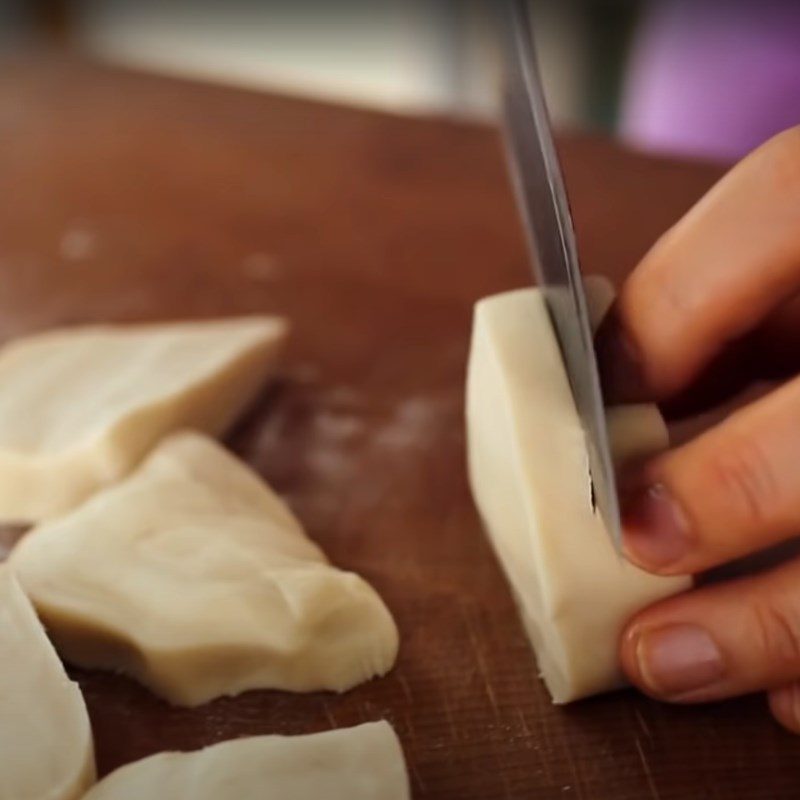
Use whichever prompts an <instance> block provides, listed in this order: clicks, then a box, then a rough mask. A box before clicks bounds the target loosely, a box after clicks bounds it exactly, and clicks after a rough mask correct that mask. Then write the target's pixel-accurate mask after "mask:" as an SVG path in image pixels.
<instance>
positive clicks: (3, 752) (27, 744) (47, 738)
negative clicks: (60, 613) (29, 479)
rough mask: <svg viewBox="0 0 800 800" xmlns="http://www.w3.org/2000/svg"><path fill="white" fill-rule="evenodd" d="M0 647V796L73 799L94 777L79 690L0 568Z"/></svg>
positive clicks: (8, 574) (11, 799) (13, 582)
mask: <svg viewBox="0 0 800 800" xmlns="http://www.w3.org/2000/svg"><path fill="white" fill-rule="evenodd" d="M0 653H1V654H2V655H0V800H77V798H79V797H81V796H82V795H83V793H84V792H85V791H86V789H87V788H88V787H89V786H90V785H91V784H92V783H94V777H95V770H94V751H93V748H92V730H91V727H90V725H89V716H88V714H87V713H86V706H85V705H84V702H83V696H82V695H81V691H80V689H79V688H78V685H77V684H75V683H72V681H70V679H69V678H68V677H67V675H66V673H65V672H64V667H63V666H62V665H61V662H60V661H59V659H58V656H57V655H56V653H55V650H53V646H52V645H51V644H50V642H49V641H48V640H47V636H45V633H44V630H43V629H42V626H41V624H40V623H39V620H38V619H36V614H35V613H34V611H33V608H32V607H31V604H30V601H29V600H28V598H27V597H25V595H24V593H23V592H22V589H21V588H20V587H19V584H18V583H17V581H16V579H15V578H14V576H13V574H12V573H11V571H10V570H9V569H8V567H6V566H0Z"/></svg>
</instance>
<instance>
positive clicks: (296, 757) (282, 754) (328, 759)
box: [84, 721, 411, 800]
mask: <svg viewBox="0 0 800 800" xmlns="http://www.w3.org/2000/svg"><path fill="white" fill-rule="evenodd" d="M156 797H157V798H159V800H322V799H323V798H324V800H410V798H411V794H410V789H409V785H408V774H407V772H406V767H405V761H404V759H403V751H402V749H401V747H400V742H399V741H398V740H397V736H396V735H395V733H394V731H393V730H392V726H391V725H389V723H388V722H383V721H382V722H367V723H364V724H363V725H358V726H356V727H355V728H342V729H340V730H333V731H326V732H325V733H314V734H310V735H308V736H251V737H248V738H245V739H235V740H233V741H229V742H221V743H220V744H215V745H212V746H211V747H206V748H205V749H203V750H196V751H195V752H192V753H159V754H158V755H154V756H150V757H149V758H144V759H142V760H141V761H135V762H134V763H133V764H128V765H126V766H124V767H120V768H119V769H118V770H116V772H112V773H111V774H110V775H109V776H108V777H106V778H104V779H103V780H102V781H100V783H98V784H97V786H95V787H94V789H92V791H90V792H89V794H87V795H86V796H85V798H84V800H144V798H156Z"/></svg>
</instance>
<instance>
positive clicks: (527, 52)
mask: <svg viewBox="0 0 800 800" xmlns="http://www.w3.org/2000/svg"><path fill="white" fill-rule="evenodd" d="M504 5H505V6H506V7H505V9H503V10H504V12H505V18H504V19H503V20H502V25H503V34H504V35H503V40H504V41H503V45H504V47H503V50H504V54H505V88H504V98H503V99H504V103H503V106H504V108H503V111H504V115H503V116H504V119H503V122H504V125H503V128H504V139H505V144H506V154H507V161H508V166H509V171H510V174H511V179H512V182H513V184H514V189H515V194H516V198H517V206H518V208H519V212H520V216H521V217H522V221H523V224H524V227H525V232H526V235H527V240H528V246H529V249H530V253H531V256H532V262H533V271H534V275H535V277H536V282H537V284H538V285H539V286H540V287H541V288H542V290H543V293H544V298H545V302H546V304H547V308H548V311H549V313H550V317H551V319H552V322H553V328H554V330H555V333H556V338H557V340H558V343H559V346H560V348H561V354H562V357H563V360H564V365H565V367H566V371H567V376H568V378H569V383H570V387H571V389H572V395H573V398H574V400H575V406H576V408H577V411H578V416H579V417H580V421H581V424H582V426H583V430H584V434H585V437H586V451H587V453H588V464H587V479H588V480H589V482H590V489H591V499H592V506H593V510H594V511H595V512H598V511H599V513H600V516H601V517H602V520H603V522H604V524H605V528H606V530H607V531H608V533H609V535H610V537H611V542H612V544H613V546H614V549H615V550H616V551H617V553H620V552H621V550H622V532H621V524H620V511H619V500H618V497H617V489H616V482H615V479H614V468H613V464H612V460H611V449H610V446H609V441H608V429H607V425H606V416H605V409H604V405H603V395H602V391H601V388H600V376H599V374H598V370H597V360H596V357H595V352H594V345H593V342H592V329H591V325H590V323H589V314H588V311H587V305H586V296H585V294H584V291H583V283H582V280H581V273H580V268H579V266H578V254H577V248H576V245H575V233H574V230H573V227H572V218H571V215H570V210H569V203H568V201H567V194H566V190H565V188H564V181H563V178H562V176H561V168H560V166H559V163H558V156H557V154H556V149H555V145H554V144H553V136H552V133H551V131H550V121H549V117H548V113H547V106H546V104H545V100H544V93H543V91H542V84H541V80H540V78H539V71H538V67H537V63H536V52H535V49H534V44H533V35H532V27H531V21H530V16H529V12H528V2H527V0H504Z"/></svg>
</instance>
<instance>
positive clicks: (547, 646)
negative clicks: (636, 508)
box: [467, 285, 689, 703]
mask: <svg viewBox="0 0 800 800" xmlns="http://www.w3.org/2000/svg"><path fill="white" fill-rule="evenodd" d="M600 293H601V295H602V297H601V299H600V303H601V304H602V305H604V306H606V307H607V305H608V304H609V302H610V292H609V291H608V289H607V288H605V287H604V286H602V285H601V287H600ZM600 316H601V314H600V313H597V309H596V308H595V312H594V314H593V318H594V321H595V323H596V322H597V321H599V317H600ZM610 429H611V432H612V434H613V435H614V437H615V438H616V439H617V441H618V442H619V448H618V454H617V455H618V458H620V459H623V460H627V459H629V458H633V457H639V456H642V455H644V454H645V453H646V452H652V451H653V450H656V449H660V448H663V447H665V446H666V443H667V441H666V428H665V427H664V424H663V421H662V420H661V418H660V415H659V414H658V411H657V410H656V409H655V407H652V406H651V407H642V406H636V407H630V408H625V407H623V408H618V409H615V410H612V413H611V421H610ZM467 433H468V450H469V473H470V483H471V486H472V492H473V496H474V498H475V501H476V504H477V506H478V509H479V510H480V513H481V516H482V517H483V520H484V524H485V527H486V530H487V532H488V534H489V538H490V539H491V541H492V544H493V546H494V548H495V550H496V552H497V555H498V557H499V560H500V562H501V564H502V566H503V568H504V570H505V573H506V575H507V577H508V580H509V582H510V584H511V587H512V589H513V591H514V594H515V596H516V599H517V603H518V606H519V609H520V613H521V616H522V619H523V622H524V624H525V627H526V629H527V631H528V635H529V637H530V639H531V642H532V644H533V647H534V649H535V651H536V656H537V660H538V663H539V669H540V671H541V673H542V677H543V678H544V681H545V684H546V685H547V688H548V689H549V690H550V694H551V695H552V697H553V700H554V701H555V702H556V703H565V702H568V701H570V700H576V699H578V698H580V697H584V696H586V695H590V694H594V693H597V692H601V691H605V690H607V689H611V688H614V687H616V686H618V685H620V684H621V682H622V676H621V674H620V671H619V666H618V659H617V642H618V637H619V635H620V633H621V630H622V627H623V625H624V623H625V621H626V620H627V619H628V618H629V617H630V616H631V615H632V614H633V613H634V612H636V611H638V610H639V609H641V608H642V607H644V606H646V605H648V604H649V603H651V602H653V601H655V600H658V599H660V598H662V597H665V596H667V595H670V594H674V593H676V592H679V591H681V590H682V589H685V588H686V587H687V586H689V580H688V579H686V578H663V577H656V576H653V575H649V574H646V573H644V572H642V571H641V570H639V569H637V568H635V567H633V566H632V565H631V564H629V563H627V562H625V561H624V560H622V559H621V558H620V557H619V556H617V554H616V553H615V552H614V549H613V547H612V545H611V542H610V540H609V537H608V535H607V534H606V531H605V529H604V526H603V523H602V521H601V519H600V517H599V515H597V514H596V513H594V512H593V511H592V504H591V493H590V485H589V479H588V460H587V453H586V446H585V441H584V433H583V430H582V428H581V424H580V421H579V419H578V415H577V412H576V409H575V404H574V401H573V399H572V395H571V393H570V388H569V383H568V380H567V375H566V372H565V370H564V365H563V362H562V359H561V354H560V350H559V347H558V343H557V341H556V338H555V335H554V332H553V329H552V325H551V322H550V318H549V316H548V312H547V309H546V307H545V304H544V300H543V297H542V296H541V294H540V293H539V291H538V290H536V289H523V290H519V291H514V292H508V293H506V294H501V295H497V296H495V297H490V298H487V299H485V300H482V301H481V302H479V303H478V304H477V306H476V309H475V318H474V327H473V335H472V349H471V354H470V360H469V376H468V380H467Z"/></svg>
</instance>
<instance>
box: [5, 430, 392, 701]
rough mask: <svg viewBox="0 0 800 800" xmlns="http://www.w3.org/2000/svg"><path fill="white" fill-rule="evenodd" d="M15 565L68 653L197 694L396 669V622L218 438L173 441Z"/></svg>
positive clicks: (305, 685)
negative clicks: (332, 563) (328, 556)
mask: <svg viewBox="0 0 800 800" xmlns="http://www.w3.org/2000/svg"><path fill="white" fill-rule="evenodd" d="M10 563H11V564H12V566H13V567H14V569H15V570H16V571H17V573H18V575H19V577H20V580H21V582H22V585H23V587H24V589H25V591H26V592H27V593H28V595H29V596H30V597H31V599H32V600H33V602H34V605H35V606H36V608H37V611H38V612H39V615H40V616H41V617H42V619H43V620H44V622H45V625H46V626H47V628H48V631H49V633H50V635H51V637H52V639H53V641H54V642H55V644H56V648H57V649H58V650H59V652H60V653H61V654H62V655H63V656H64V657H65V658H66V659H67V660H69V661H72V662H74V663H76V664H81V665H83V666H87V667H106V668H111V669H115V670H120V671H122V672H125V673H127V674H129V675H132V676H134V677H136V678H138V679H139V680H140V681H141V682H142V683H144V684H146V685H147V686H149V687H150V688H152V689H153V691H155V692H156V693H157V694H160V695H162V696H163V697H165V698H166V699H168V700H170V701H172V702H174V703H177V704H181V705H196V704H198V703H202V702H205V701H206V700H210V699H211V698H213V697H216V696H218V695H233V694H238V693H239V692H242V691H245V690H246V689H254V688H276V689H287V690H291V691H313V690H318V689H332V690H337V691H343V690H345V689H349V688H351V687H352V686H355V685H356V684H358V683H361V682H362V681H365V680H367V679H368V678H371V677H373V676H375V675H383V674H384V673H385V672H387V671H388V670H389V669H390V668H391V666H392V664H393V663H394V659H395V657H396V653H397V643H398V637H397V629H396V627H395V624H394V621H393V620H392V617H391V615H390V614H389V612H388V611H387V609H386V607H385V606H384V604H383V602H382V601H381V599H380V598H379V597H378V595H377V594H376V593H375V591H374V590H373V589H372V588H371V587H370V586H369V585H368V584H367V583H366V582H365V581H364V580H362V579H361V578H360V577H359V576H358V575H354V574H353V573H350V572H342V571H341V570H338V569H336V568H334V567H332V566H330V565H329V564H328V563H327V561H326V559H325V556H324V555H323V553H322V552H321V551H320V549H319V548H318V547H317V546H316V545H315V544H313V543H312V542H311V541H310V540H309V539H308V538H306V536H305V534H304V532H303V529H302V528H301V526H300V524H299V522H298V521H297V520H296V519H295V518H294V517H293V516H292V514H291V512H290V511H289V510H288V508H287V507H286V506H285V505H284V504H283V503H282V502H281V500H280V499H279V498H278V497H277V495H275V494H274V493H273V492H272V491H271V490H270V489H269V488H268V487H267V486H266V485H265V484H264V483H263V482H262V481H261V480H260V479H259V478H258V477H257V476H256V475H255V474H254V473H253V472H251V471H250V470H249V469H248V468H247V467H246V466H245V465H244V464H242V463H241V462H240V461H238V460H237V459H235V458H234V457H233V456H232V455H230V454H229V453H228V452H227V451H225V450H224V449H223V448H222V447H221V446H220V445H218V444H217V443H216V442H214V441H213V440H211V439H208V438H207V437H204V436H202V435H200V434H195V433H179V434H175V435H173V436H172V437H170V438H168V439H166V440H165V441H164V442H163V443H162V444H161V445H160V446H159V447H158V448H156V450H155V451H153V453H152V454H151V455H150V456H149V457H148V458H147V459H146V460H145V462H144V463H143V465H142V466H141V467H140V468H139V469H138V470H137V471H136V472H135V473H134V474H133V475H132V476H131V477H129V478H128V479H127V480H125V481H124V482H122V483H120V484H119V485H118V486H115V487H113V488H111V489H107V490H105V491H104V492H101V493H99V494H97V495H95V496H94V497H93V498H92V499H90V500H89V501H88V502H87V503H85V504H84V505H83V506H81V507H80V508H78V509H77V510H75V511H74V512H72V513H71V514H69V515H68V516H66V517H64V518H62V519H60V520H57V521H55V522H52V523H46V524H44V525H42V526H40V527H39V528H36V529H34V530H33V531H31V532H30V533H29V534H28V535H27V536H25V537H24V538H23V539H22V541H21V542H20V543H19V544H18V545H17V547H16V548H15V549H14V550H13V551H12V553H11V557H10Z"/></svg>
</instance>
